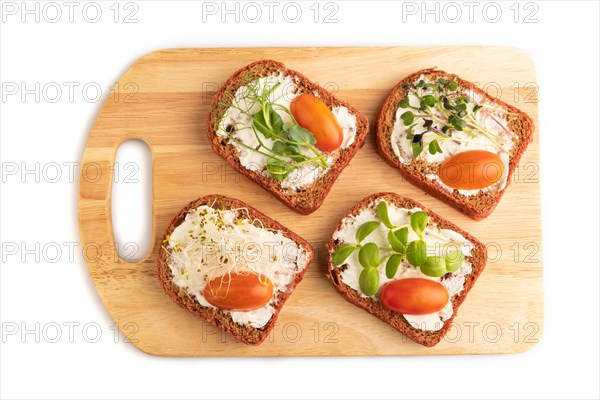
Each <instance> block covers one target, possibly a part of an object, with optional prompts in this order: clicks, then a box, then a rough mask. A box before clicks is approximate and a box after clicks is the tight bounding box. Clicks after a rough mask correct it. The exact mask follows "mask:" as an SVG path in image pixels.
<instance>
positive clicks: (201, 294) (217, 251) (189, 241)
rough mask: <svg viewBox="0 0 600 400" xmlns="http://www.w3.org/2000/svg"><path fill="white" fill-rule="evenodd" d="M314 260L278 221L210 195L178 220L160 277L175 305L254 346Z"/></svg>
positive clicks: (168, 237) (161, 258) (162, 254)
mask: <svg viewBox="0 0 600 400" xmlns="http://www.w3.org/2000/svg"><path fill="white" fill-rule="evenodd" d="M312 258H313V250H312V248H311V246H310V245H309V244H308V242H307V241H306V240H304V239H302V238H300V237H299V236H298V235H296V234H295V233H294V232H292V231H290V230H289V229H287V228H285V227H284V226H282V225H281V224H280V223H278V222H277V221H274V220H272V219H270V218H268V217H267V216H265V215H264V214H262V213H261V212H259V211H257V210H256V209H254V208H252V207H250V206H249V205H247V204H245V203H244V202H242V201H240V200H236V199H233V198H229V197H225V196H221V195H209V196H205V197H201V198H199V199H197V200H195V201H193V202H191V203H189V204H188V205H187V206H185V207H184V208H183V209H182V210H181V211H180V212H179V213H177V215H175V217H174V218H173V220H172V221H171V223H170V224H169V226H168V227H167V229H166V232H165V236H164V238H163V243H162V246H161V248H160V250H159V252H158V261H157V273H158V278H159V281H160V285H161V286H162V288H163V289H164V291H165V293H166V294H167V295H168V296H169V297H170V298H171V299H172V300H173V301H174V302H175V303H176V304H177V305H179V306H180V307H182V308H184V309H187V310H189V311H191V312H192V313H194V314H196V315H198V316H200V317H202V318H204V319H205V320H206V321H208V322H209V323H211V324H213V325H215V326H217V327H218V328H220V329H222V330H223V331H225V332H227V333H228V334H230V335H232V336H233V337H234V338H235V339H236V340H238V341H240V342H243V343H246V344H251V345H258V344H260V343H262V342H263V341H264V340H265V339H266V338H267V336H268V335H269V332H270V331H271V330H272V329H273V327H274V326H275V322H276V320H277V316H278V315H279V312H280V311H281V309H282V307H283V305H284V303H285V302H286V300H287V299H288V298H289V296H290V295H291V294H292V292H293V291H294V289H295V288H296V286H297V285H298V284H299V283H300V281H301V280H302V277H303V276H304V273H305V271H306V268H307V267H308V264H309V263H310V262H311V260H312Z"/></svg>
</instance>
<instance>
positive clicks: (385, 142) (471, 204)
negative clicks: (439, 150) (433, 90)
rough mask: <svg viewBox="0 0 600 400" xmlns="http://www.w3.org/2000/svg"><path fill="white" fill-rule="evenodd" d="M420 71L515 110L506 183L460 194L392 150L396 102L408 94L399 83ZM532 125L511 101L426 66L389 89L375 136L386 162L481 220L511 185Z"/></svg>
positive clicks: (437, 195)
mask: <svg viewBox="0 0 600 400" xmlns="http://www.w3.org/2000/svg"><path fill="white" fill-rule="evenodd" d="M421 74H423V75H430V76H431V77H432V78H434V79H435V78H438V77H444V78H447V79H450V78H452V77H454V78H455V79H456V82H457V83H458V84H459V87H464V88H465V89H467V90H472V91H473V92H476V93H478V94H480V95H482V96H483V97H484V99H486V100H488V101H490V102H493V103H495V104H496V105H498V106H499V107H501V108H505V109H506V110H508V111H509V112H511V113H515V114H517V116H516V117H512V118H510V119H509V123H508V127H509V129H510V130H511V131H512V132H513V133H514V134H515V135H517V136H518V137H519V141H518V142H517V143H515V145H514V146H513V148H512V150H511V154H510V155H509V171H508V177H507V181H506V186H505V187H504V188H503V189H502V190H500V191H493V192H492V191H487V192H479V193H478V194H476V195H474V196H471V197H468V196H464V195H462V194H460V193H459V192H458V190H454V191H453V192H449V191H448V190H446V189H445V188H443V187H442V186H441V185H440V184H439V183H438V182H435V181H431V180H429V179H427V178H426V177H425V176H424V175H423V174H422V173H420V172H419V168H418V167H417V166H415V163H414V161H413V162H412V163H411V164H404V163H402V162H401V161H400V160H399V159H398V157H397V156H396V155H395V154H394V150H393V148H392V145H391V135H392V131H393V129H394V122H395V117H396V110H397V109H398V102H399V101H400V100H401V99H403V98H404V97H405V96H406V95H407V90H406V89H404V88H403V87H402V85H403V84H404V83H408V84H409V85H411V86H412V85H413V82H414V81H415V80H416V79H417V78H418V77H419V76H421ZM534 129H535V126H534V123H533V120H532V119H531V117H530V116H529V115H527V114H526V113H524V112H523V111H521V110H519V109H518V108H516V107H514V106H511V105H510V104H507V103H505V102H503V101H502V100H500V99H498V98H496V97H493V96H490V95H488V94H487V93H485V92H484V91H483V90H481V89H480V88H478V87H477V86H475V85H474V84H473V83H471V82H468V81H465V80H463V79H461V78H460V77H459V76H457V75H455V74H449V73H447V72H445V71H441V70H437V69H435V68H427V69H423V70H420V71H417V72H414V73H412V74H410V75H408V76H407V77H405V78H404V79H402V80H401V81H400V82H399V83H398V84H397V85H396V86H395V87H394V88H393V89H392V91H391V92H390V94H389V95H388V97H387V98H386V99H385V101H384V103H383V106H382V108H381V112H380V113H379V118H378V120H377V132H376V136H377V148H378V150H379V153H380V154H381V155H382V157H383V158H384V159H385V160H386V161H387V163H388V164H390V165H391V166H393V167H396V168H398V169H399V170H400V172H401V173H402V175H403V176H404V177H405V178H406V179H407V180H408V181H409V182H410V183H412V184H413V185H416V186H417V187H419V188H420V189H422V190H424V191H425V192H427V193H429V194H431V195H433V196H435V197H436V198H438V199H440V200H442V201H444V202H445V203H447V204H449V205H450V206H452V207H454V208H456V209H458V210H459V211H461V212H463V213H464V214H466V215H467V216H469V217H471V218H473V219H474V220H482V219H484V218H485V217H487V216H489V215H490V214H491V213H492V212H493V211H494V209H495V208H496V206H497V205H498V203H499V202H500V199H501V198H502V195H503V194H504V192H505V191H506V189H507V188H508V186H509V185H510V181H511V177H512V175H513V172H514V170H515V168H516V167H517V165H518V164H519V160H520V159H521V156H522V155H523V152H524V151H525V149H526V148H527V146H528V145H529V143H531V141H532V140H533V132H534Z"/></svg>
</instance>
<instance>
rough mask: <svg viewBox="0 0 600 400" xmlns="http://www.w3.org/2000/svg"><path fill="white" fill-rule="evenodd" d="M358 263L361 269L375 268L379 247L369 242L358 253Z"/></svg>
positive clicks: (377, 262)
mask: <svg viewBox="0 0 600 400" xmlns="http://www.w3.org/2000/svg"><path fill="white" fill-rule="evenodd" d="M358 261H359V262H360V265H362V266H363V268H377V266H378V265H379V247H378V246H377V245H376V244H375V243H373V242H369V243H367V244H365V245H364V246H362V247H361V248H360V250H359V251H358Z"/></svg>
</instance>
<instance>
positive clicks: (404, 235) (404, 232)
mask: <svg viewBox="0 0 600 400" xmlns="http://www.w3.org/2000/svg"><path fill="white" fill-rule="evenodd" d="M394 235H395V236H396V237H397V238H398V240H399V241H400V243H402V244H403V245H404V247H406V243H408V228H406V227H404V228H400V229H398V230H396V231H394Z"/></svg>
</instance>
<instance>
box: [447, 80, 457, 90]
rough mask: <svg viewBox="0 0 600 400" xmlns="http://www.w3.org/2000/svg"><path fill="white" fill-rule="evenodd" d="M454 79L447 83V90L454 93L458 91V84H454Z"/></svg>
mask: <svg viewBox="0 0 600 400" xmlns="http://www.w3.org/2000/svg"><path fill="white" fill-rule="evenodd" d="M454 79H455V78H454V77H452V80H451V81H450V82H448V89H450V90H452V91H455V90H456V89H458V83H456V81H455V80H454Z"/></svg>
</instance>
